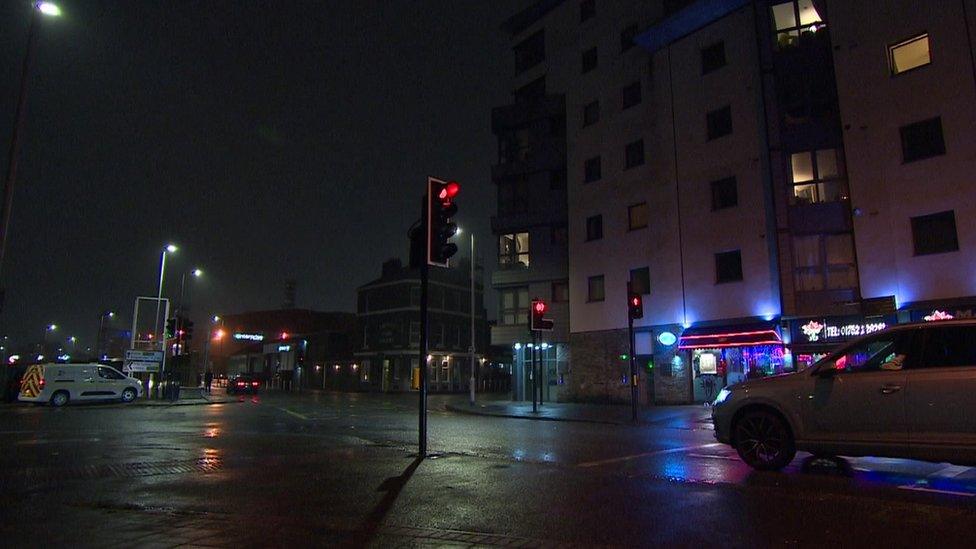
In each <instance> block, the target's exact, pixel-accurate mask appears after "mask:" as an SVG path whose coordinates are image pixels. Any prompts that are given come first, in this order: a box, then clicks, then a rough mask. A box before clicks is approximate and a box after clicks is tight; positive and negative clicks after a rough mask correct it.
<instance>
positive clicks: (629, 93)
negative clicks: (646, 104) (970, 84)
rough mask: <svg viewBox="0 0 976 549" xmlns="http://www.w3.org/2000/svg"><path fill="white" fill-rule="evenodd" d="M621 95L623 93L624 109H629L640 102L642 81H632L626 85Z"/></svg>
mask: <svg viewBox="0 0 976 549" xmlns="http://www.w3.org/2000/svg"><path fill="white" fill-rule="evenodd" d="M620 95H621V100H622V105H623V108H624V109H629V108H631V107H633V106H634V105H637V104H638V103H640V102H641V85H640V81H638V82H631V83H630V84H627V85H626V86H624V88H623V90H622V91H621V93H620Z"/></svg>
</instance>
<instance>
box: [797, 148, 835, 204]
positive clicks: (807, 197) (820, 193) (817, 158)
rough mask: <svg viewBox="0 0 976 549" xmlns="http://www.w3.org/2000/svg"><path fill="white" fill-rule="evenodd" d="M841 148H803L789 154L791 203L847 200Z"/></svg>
mask: <svg viewBox="0 0 976 549" xmlns="http://www.w3.org/2000/svg"><path fill="white" fill-rule="evenodd" d="M845 175H846V170H845V169H844V159H843V155H842V154H841V152H840V149H821V150H819V151H804V152H798V153H793V154H791V155H790V179H791V181H792V182H793V195H792V196H791V197H790V204H817V203H820V202H837V201H838V200H847V198H848V196H847V180H846V177H845Z"/></svg>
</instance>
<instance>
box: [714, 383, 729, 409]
mask: <svg viewBox="0 0 976 549" xmlns="http://www.w3.org/2000/svg"><path fill="white" fill-rule="evenodd" d="M731 394H732V391H730V390H729V388H728V387H722V390H721V391H719V392H718V396H717V397H715V401H714V402H712V406H718V405H719V404H721V403H723V402H725V400H726V399H727V398H729V395H731Z"/></svg>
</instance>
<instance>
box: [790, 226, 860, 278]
mask: <svg viewBox="0 0 976 549" xmlns="http://www.w3.org/2000/svg"><path fill="white" fill-rule="evenodd" d="M793 257H794V263H795V267H794V269H795V270H794V273H795V276H794V281H795V284H796V290H797V291H798V292H815V291H820V290H824V289H828V290H840V289H850V288H856V287H857V266H856V265H855V263H854V240H853V238H852V237H851V235H850V234H847V233H843V234H820V235H808V236H797V237H794V238H793Z"/></svg>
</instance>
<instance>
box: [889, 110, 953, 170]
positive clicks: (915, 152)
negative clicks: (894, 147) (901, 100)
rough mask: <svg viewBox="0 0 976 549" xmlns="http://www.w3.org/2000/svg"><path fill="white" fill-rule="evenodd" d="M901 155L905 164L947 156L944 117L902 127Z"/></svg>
mask: <svg viewBox="0 0 976 549" xmlns="http://www.w3.org/2000/svg"><path fill="white" fill-rule="evenodd" d="M900 131H901V155H902V162H904V163H905V164H907V163H909V162H915V161H916V160H922V159H925V158H931V157H933V156H939V155H942V154H945V152H946V151H945V140H944V139H943V138H942V117H941V116H937V117H935V118H930V119H928V120H922V121H921V122H915V123H914V124H909V125H907V126H902V127H901V130H900Z"/></svg>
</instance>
